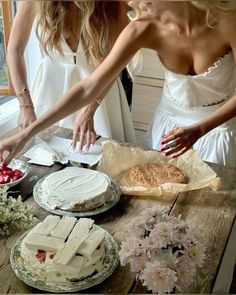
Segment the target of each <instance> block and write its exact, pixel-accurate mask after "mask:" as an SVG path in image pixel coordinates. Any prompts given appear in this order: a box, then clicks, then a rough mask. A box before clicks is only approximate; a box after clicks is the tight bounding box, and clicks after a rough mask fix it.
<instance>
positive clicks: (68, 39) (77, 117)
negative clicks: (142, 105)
mask: <svg viewBox="0 0 236 295" xmlns="http://www.w3.org/2000/svg"><path fill="white" fill-rule="evenodd" d="M26 18H27V22H26V21H25V19H26ZM126 23H127V16H126V6H125V4H124V3H123V2H120V3H119V2H118V1H113V2H112V3H108V2H106V1H36V2H35V1H22V2H20V3H19V6H18V11H17V14H16V17H15V19H14V23H13V28H12V31H11V35H10V40H9V44H8V51H7V52H8V54H7V57H8V65H9V70H10V74H11V79H12V82H13V86H14V89H15V91H16V93H17V96H18V99H19V103H20V114H19V119H18V125H19V126H20V127H21V128H25V127H27V126H28V125H29V124H30V123H32V122H33V121H35V120H36V117H39V116H40V115H42V114H43V113H45V112H46V111H47V110H48V109H49V107H50V106H51V105H52V104H53V103H54V102H55V101H56V100H57V99H58V97H60V96H61V95H63V94H64V93H66V92H67V91H68V90H69V89H70V88H71V87H72V86H73V85H74V84H75V83H77V82H78V81H80V80H82V79H84V78H86V77H87V76H88V75H89V74H90V73H91V72H92V71H93V70H94V69H95V67H96V66H97V65H98V64H99V63H100V62H101V61H102V60H103V59H104V57H105V56H106V55H107V54H108V52H109V49H110V48H111V47H112V44H113V43H114V41H115V38H116V36H118V34H119V33H120V31H121V30H122V28H123V27H124V25H125V24H126ZM32 26H33V27H34V29H36V34H37V36H38V39H39V41H40V45H41V48H42V52H43V55H44V57H43V58H42V60H41V62H40V64H39V67H38V70H37V71H36V74H35V78H34V80H33V83H32V87H31V91H29V90H28V86H27V79H26V74H25V64H24V57H23V54H24V49H25V47H26V44H27V41H28V38H29V34H30V31H31V29H32ZM84 52H85V53H84ZM93 118H94V127H93ZM59 125H60V126H63V127H66V128H73V126H74V134H73V136H74V139H75V138H77V136H78V133H79V135H80V142H81V146H80V147H82V146H83V144H85V143H86V142H87V148H89V145H90V143H94V142H95V139H96V134H98V135H100V136H103V137H108V138H114V139H117V140H119V141H127V142H131V143H135V142H136V141H135V135H134V129H133V125H132V121H131V115H130V110H129V106H128V103H127V99H126V96H125V92H124V89H123V86H122V84H121V81H120V79H119V78H117V79H115V82H114V83H113V85H112V87H111V89H110V91H109V92H108V93H107V95H106V97H105V98H104V99H103V95H101V96H100V97H98V98H97V99H96V101H94V102H92V103H90V104H89V105H88V106H85V107H84V108H83V109H82V110H81V111H80V112H78V113H74V114H73V115H70V116H68V117H66V118H64V119H63V120H61V121H60V122H59ZM94 129H95V130H94Z"/></svg>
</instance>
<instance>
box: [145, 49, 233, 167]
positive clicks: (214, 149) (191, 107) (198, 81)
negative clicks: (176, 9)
mask: <svg viewBox="0 0 236 295" xmlns="http://www.w3.org/2000/svg"><path fill="white" fill-rule="evenodd" d="M162 66H163V68H164V71H165V83H164V87H163V92H162V97H161V101H160V103H159V105H158V106H157V108H156V110H155V113H154V116H153V120H152V122H151V124H150V126H149V130H148V133H147V138H146V139H147V145H148V146H149V147H150V148H153V149H157V150H159V149H160V146H161V145H160V141H161V137H162V134H163V133H165V132H167V131H170V130H171V129H173V128H174V127H177V126H187V125H190V124H192V123H194V122H196V121H198V120H200V119H201V118H203V117H205V116H207V115H208V114H210V113H212V112H214V111H216V110H217V109H218V108H219V107H220V106H222V105H223V104H224V103H225V102H226V101H227V100H228V99H230V98H231V97H232V96H233V95H234V93H235V88H236V65H235V64H234V60H233V54H232V52H229V53H227V54H226V55H224V56H223V57H222V58H220V59H219V60H218V61H217V62H215V63H214V65H213V66H211V67H210V68H209V69H208V70H207V71H206V72H204V73H202V74H199V75H195V76H190V75H182V74H177V73H174V72H172V71H170V70H168V69H167V68H165V67H164V65H162ZM193 148H194V149H195V150H197V151H198V153H199V155H200V157H201V158H202V159H203V160H206V161H209V162H213V163H219V164H222V165H229V166H232V167H236V154H235V151H236V118H232V119H231V120H229V121H227V122H225V123H224V124H222V125H220V126H218V127H217V128H215V129H213V130H211V131H210V132H208V133H207V134H206V135H205V136H203V137H201V138H200V139H199V140H198V141H197V142H196V143H195V144H194V146H193Z"/></svg>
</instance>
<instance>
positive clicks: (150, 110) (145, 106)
mask: <svg viewBox="0 0 236 295" xmlns="http://www.w3.org/2000/svg"><path fill="white" fill-rule="evenodd" d="M161 91H162V88H160V87H153V86H148V85H143V84H136V83H134V85H133V100H132V108H131V113H132V119H133V122H134V127H135V128H137V129H140V130H147V128H148V125H149V123H150V122H151V119H152V117H153V114H154V110H155V108H156V106H157V104H158V102H159V100H160V97H161Z"/></svg>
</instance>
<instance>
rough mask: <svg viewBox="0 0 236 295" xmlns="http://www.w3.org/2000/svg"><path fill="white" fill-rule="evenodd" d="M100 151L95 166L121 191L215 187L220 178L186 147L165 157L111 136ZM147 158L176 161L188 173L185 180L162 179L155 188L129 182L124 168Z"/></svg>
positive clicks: (162, 191)
mask: <svg viewBox="0 0 236 295" xmlns="http://www.w3.org/2000/svg"><path fill="white" fill-rule="evenodd" d="M102 146H103V153H102V158H101V160H100V162H99V163H98V167H97V170H99V171H102V172H104V173H106V174H107V175H109V176H110V177H112V178H114V179H115V180H116V181H117V182H118V184H119V185H120V187H121V190H122V193H123V194H126V195H136V196H139V195H140V196H143V195H146V196H161V195H169V194H176V193H179V192H183V191H189V190H194V189H200V188H203V187H206V186H210V187H211V188H212V189H217V188H218V187H219V185H220V179H219V177H217V175H216V173H215V172H214V171H213V170H212V169H211V168H210V167H209V166H208V165H207V164H206V163H204V162H203V161H202V160H201V159H200V157H199V156H198V154H197V152H196V151H194V150H189V151H187V152H186V153H185V154H183V155H181V156H180V157H178V158H177V159H172V158H170V157H166V156H165V155H164V154H163V153H160V152H158V151H154V150H143V149H141V148H140V147H137V146H131V145H129V144H120V143H118V142H116V141H113V140H106V141H104V142H103V143H102ZM148 162H164V163H172V164H174V165H176V166H177V167H178V168H179V169H180V170H182V171H183V172H185V173H186V175H187V176H188V179H189V180H188V184H179V183H164V184H162V185H160V186H159V187H156V188H151V189H150V188H145V187H142V186H137V185H133V184H132V183H131V182H130V180H129V175H128V170H129V169H130V168H132V167H133V166H135V165H137V164H143V163H148Z"/></svg>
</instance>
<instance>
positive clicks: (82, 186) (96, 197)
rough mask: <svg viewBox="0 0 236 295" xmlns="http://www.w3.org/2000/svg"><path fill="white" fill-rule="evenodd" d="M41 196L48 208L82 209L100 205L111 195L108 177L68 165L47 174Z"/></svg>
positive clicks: (42, 185)
mask: <svg viewBox="0 0 236 295" xmlns="http://www.w3.org/2000/svg"><path fill="white" fill-rule="evenodd" d="M41 187H42V198H43V200H44V202H45V203H46V204H47V205H48V206H49V208H50V209H55V208H60V209H63V210H69V211H82V210H89V209H93V208H97V207H100V206H102V205H103V204H104V203H106V201H107V200H108V199H109V197H110V196H111V193H112V191H111V186H110V179H109V178H108V177H107V176H106V175H104V174H103V173H101V172H98V171H94V170H90V169H84V168H78V167H68V168H66V169H64V170H61V171H57V172H54V173H52V174H50V175H49V176H47V177H46V178H45V179H44V180H43V182H42V184H41Z"/></svg>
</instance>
